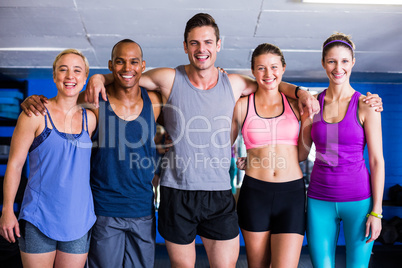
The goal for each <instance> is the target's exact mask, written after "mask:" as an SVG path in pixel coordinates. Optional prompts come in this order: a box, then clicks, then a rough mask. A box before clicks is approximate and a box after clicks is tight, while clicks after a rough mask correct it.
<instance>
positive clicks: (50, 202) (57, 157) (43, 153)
mask: <svg viewBox="0 0 402 268" xmlns="http://www.w3.org/2000/svg"><path fill="white" fill-rule="evenodd" d="M47 114H48V116H49V120H50V123H51V124H52V127H53V128H52V129H50V128H48V127H47V118H46V116H45V129H44V130H43V132H42V133H41V134H40V135H39V136H38V137H36V138H35V139H34V142H33V143H32V146H31V149H30V152H29V169H30V172H29V179H28V185H27V187H26V189H25V193H24V199H23V201H22V206H21V213H20V216H19V218H20V219H24V220H26V221H28V222H30V223H32V224H33V225H35V226H36V227H37V228H38V229H39V230H40V231H41V232H42V233H43V234H45V235H46V236H48V237H50V238H51V239H54V240H57V241H72V240H76V239H78V238H81V237H82V236H83V235H84V234H86V233H87V232H88V231H89V230H90V229H91V227H92V225H93V224H94V223H95V221H96V216H95V213H94V206H93V198H92V193H91V188H90V184H89V168H90V158H91V147H92V142H91V139H90V137H89V134H88V124H87V117H86V110H85V109H83V110H82V114H83V116H82V131H81V133H80V134H77V135H74V134H66V133H62V132H59V131H58V130H57V129H56V127H55V126H54V124H53V121H52V118H51V116H50V113H49V111H47ZM85 126H86V129H85Z"/></svg>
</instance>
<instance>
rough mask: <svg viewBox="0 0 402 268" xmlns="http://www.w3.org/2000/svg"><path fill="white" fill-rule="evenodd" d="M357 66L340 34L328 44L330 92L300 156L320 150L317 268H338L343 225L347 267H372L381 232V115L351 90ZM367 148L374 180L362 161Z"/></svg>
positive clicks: (313, 215) (312, 243) (311, 204)
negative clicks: (337, 254) (338, 247)
mask: <svg viewBox="0 0 402 268" xmlns="http://www.w3.org/2000/svg"><path fill="white" fill-rule="evenodd" d="M355 60H356V59H355V55H354V44H353V42H352V41H351V40H350V37H349V36H346V35H344V34H342V33H336V34H333V35H331V36H330V37H329V38H328V39H327V40H326V41H325V42H324V44H323V52H322V66H323V67H324V69H325V71H326V74H327V76H328V78H329V86H328V89H326V90H325V91H323V92H322V93H321V94H320V95H318V96H317V98H318V100H319V103H320V105H321V111H320V113H319V114H317V115H316V116H315V117H314V119H313V120H312V123H311V124H310V125H308V126H306V127H304V128H303V129H302V134H301V135H302V137H303V142H304V146H299V148H300V150H301V152H303V153H305V154H308V151H309V148H310V146H311V144H312V142H314V144H315V146H316V160H315V163H314V167H313V171H312V174H311V182H310V185H309V189H308V200H307V240H308V245H309V250H310V255H311V260H312V263H313V266H314V267H335V249H336V245H337V239H338V235H339V229H340V222H341V221H342V222H343V230H344V235H345V242H346V267H368V264H369V260H370V255H371V250H372V246H373V243H374V240H375V239H377V237H378V236H379V234H380V232H381V218H382V215H381V214H382V197H383V190H384V159H383V154H382V133H381V115H380V113H377V112H376V111H375V110H373V109H371V108H370V106H369V105H365V104H364V98H365V96H363V95H361V94H360V93H358V92H356V91H355V90H354V89H353V88H352V86H351V85H350V81H349V80H350V75H351V72H352V68H353V66H354V64H355ZM304 116H307V114H306V113H305V115H304ZM366 144H367V149H368V155H369V161H368V162H369V167H370V173H371V174H369V172H368V170H367V168H366V166H365V160H364V158H363V151H364V148H365V145H366Z"/></svg>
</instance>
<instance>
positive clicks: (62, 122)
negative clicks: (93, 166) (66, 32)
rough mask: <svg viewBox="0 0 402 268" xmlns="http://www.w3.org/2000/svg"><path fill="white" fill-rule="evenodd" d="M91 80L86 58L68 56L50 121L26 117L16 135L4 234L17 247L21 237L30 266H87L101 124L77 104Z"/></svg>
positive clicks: (59, 61) (62, 57)
mask: <svg viewBox="0 0 402 268" xmlns="http://www.w3.org/2000/svg"><path fill="white" fill-rule="evenodd" d="M88 73H89V65H88V61H87V59H86V58H85V56H84V55H83V54H82V53H81V52H80V51H78V50H75V49H67V50H64V51H62V52H61V53H60V54H59V55H58V56H57V57H56V59H55V61H54V63H53V80H54V83H55V84H56V87H57V96H56V97H54V98H52V99H49V101H47V102H46V103H47V104H46V109H47V111H48V113H47V115H46V116H45V117H43V116H28V115H26V114H25V113H21V115H20V116H19V118H18V121H17V125H16V127H15V130H14V134H13V137H12V141H11V148H10V155H9V160H8V164H7V170H6V173H5V177H4V202H3V210H2V216H1V218H0V234H1V235H2V236H3V237H4V238H5V239H6V240H7V241H8V242H10V243H14V242H15V241H16V237H18V240H19V247H20V251H21V258H22V263H23V265H24V267H25V266H27V267H60V266H63V267H84V265H85V261H86V258H87V252H88V248H89V241H90V239H89V238H90V229H91V227H92V225H93V224H94V222H95V220H96V216H95V213H94V211H93V200H92V194H91V189H90V185H89V166H90V165H89V162H90V155H91V146H92V142H91V140H90V135H91V134H92V133H93V132H94V130H95V128H96V117H95V114H94V113H92V112H91V111H86V110H85V109H83V108H81V107H78V106H77V100H78V96H79V93H80V91H81V90H82V88H83V87H84V85H85V81H86V79H87V77H88ZM50 115H51V116H50ZM50 127H51V128H50ZM77 133H78V134H77ZM28 152H29V166H30V174H29V179H28V186H27V187H26V190H25V194H24V199H23V203H22V208H21V212H20V221H18V220H17V218H16V216H15V214H14V210H13V204H14V199H15V196H16V192H17V189H18V186H19V184H20V179H21V171H22V167H23V165H24V163H25V160H26V159H27V154H28ZM66 212H67V213H66ZM61 226H63V227H61ZM65 226H67V228H64V227H65ZM61 237H62V238H61Z"/></svg>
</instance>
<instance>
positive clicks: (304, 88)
mask: <svg viewBox="0 0 402 268" xmlns="http://www.w3.org/2000/svg"><path fill="white" fill-rule="evenodd" d="M299 90H306V91H309V90H308V88H307V87H302V86H297V87H296V88H295V96H296V99H298V98H299V96H297V92H299Z"/></svg>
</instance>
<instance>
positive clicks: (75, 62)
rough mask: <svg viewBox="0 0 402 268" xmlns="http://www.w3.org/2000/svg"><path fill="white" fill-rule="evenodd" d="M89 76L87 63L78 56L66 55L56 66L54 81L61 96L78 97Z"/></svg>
mask: <svg viewBox="0 0 402 268" xmlns="http://www.w3.org/2000/svg"><path fill="white" fill-rule="evenodd" d="M87 76H88V74H87V73H86V65H85V62H84V60H83V58H82V57H80V56H78V55H76V54H65V55H63V56H61V57H60V58H59V59H58V60H57V61H56V62H55V64H54V71H53V81H54V83H55V84H56V87H57V89H58V92H59V93H61V94H65V95H67V96H75V95H78V94H79V92H80V91H81V90H82V88H83V87H84V85H85V81H86V79H87Z"/></svg>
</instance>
